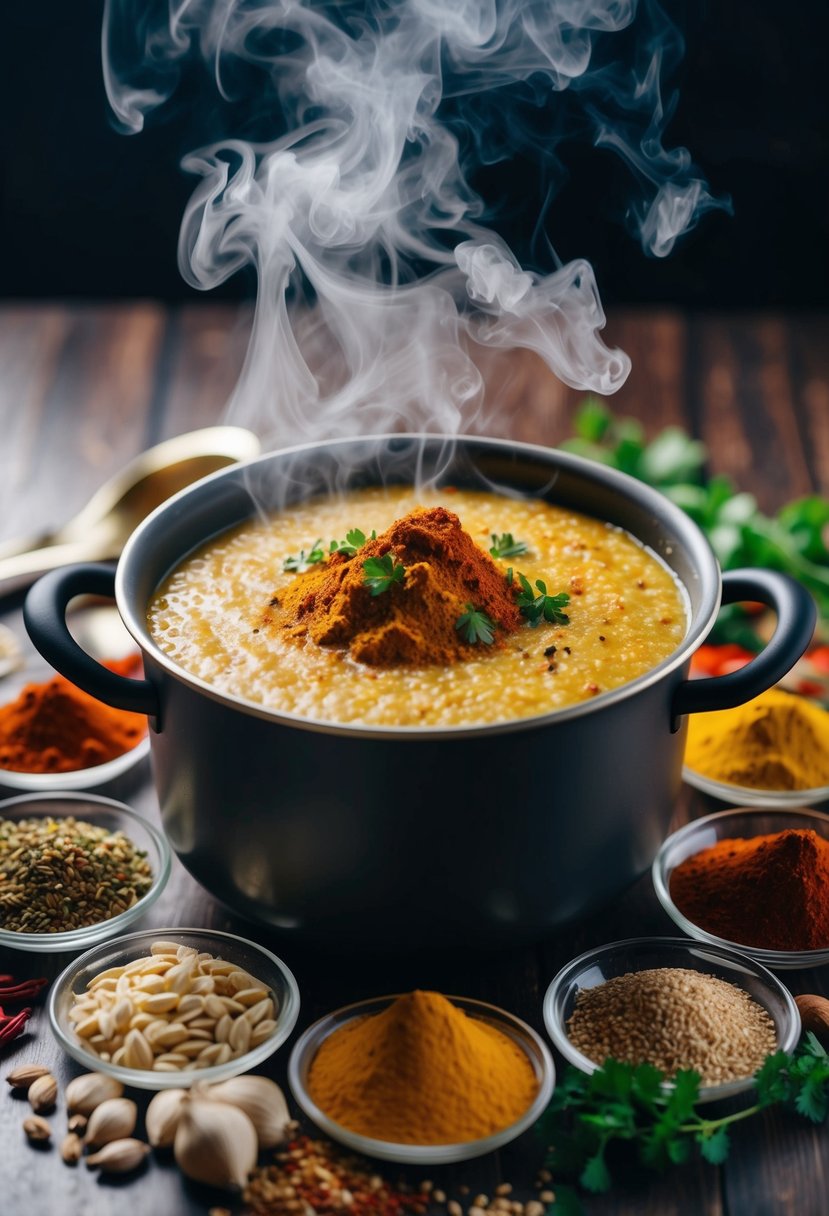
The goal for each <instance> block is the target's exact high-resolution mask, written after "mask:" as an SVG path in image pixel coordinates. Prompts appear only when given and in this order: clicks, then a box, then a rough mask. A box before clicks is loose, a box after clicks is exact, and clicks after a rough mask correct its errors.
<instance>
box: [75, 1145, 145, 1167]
mask: <svg viewBox="0 0 829 1216" xmlns="http://www.w3.org/2000/svg"><path fill="white" fill-rule="evenodd" d="M149 1151H150V1146H149V1144H145V1143H144V1141H143V1140H131V1139H130V1140H111V1141H110V1142H109V1144H105V1145H104V1147H103V1148H102V1149H100V1150H99V1151H98V1152H97V1153H93V1154H92V1156H91V1157H87V1159H86V1164H87V1166H88V1167H89V1169H91V1170H94V1169H99V1170H101V1172H102V1173H104V1174H128V1173H129V1171H130V1170H134V1169H137V1168H138V1166H139V1165H140V1164H141V1162H142V1161H143V1160H144V1158H145V1157H146V1155H147V1153H148V1152H149Z"/></svg>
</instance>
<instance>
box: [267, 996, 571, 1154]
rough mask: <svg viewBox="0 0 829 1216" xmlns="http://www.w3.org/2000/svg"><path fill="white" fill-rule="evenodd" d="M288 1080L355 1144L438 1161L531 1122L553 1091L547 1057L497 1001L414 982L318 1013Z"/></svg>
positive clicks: (316, 1118)
mask: <svg viewBox="0 0 829 1216" xmlns="http://www.w3.org/2000/svg"><path fill="white" fill-rule="evenodd" d="M288 1080H289V1082H290V1085H291V1089H292V1091H293V1094H294V1097H295V1098H296V1100H297V1102H298V1103H299V1105H300V1107H301V1108H302V1110H303V1111H304V1112H305V1114H306V1115H307V1116H308V1118H309V1119H311V1120H312V1122H314V1123H315V1124H316V1125H317V1127H319V1128H320V1129H321V1130H322V1131H323V1132H325V1134H326V1135H327V1136H330V1137H331V1139H333V1140H337V1141H339V1142H340V1143H341V1144H344V1145H346V1147H348V1148H350V1149H352V1150H354V1151H355V1152H358V1153H362V1154H365V1155H366V1156H369V1157H377V1158H380V1159H381V1160H384V1161H397V1162H401V1163H404V1164H412V1165H445V1164H449V1163H450V1162H454V1161H466V1160H468V1159H470V1158H472V1157H480V1156H483V1154H485V1153H489V1152H493V1151H495V1150H496V1149H499V1148H501V1147H503V1146H504V1145H505V1144H508V1143H509V1142H510V1141H511V1140H514V1139H516V1137H518V1136H520V1135H521V1133H522V1132H524V1131H526V1130H527V1129H528V1128H530V1127H531V1126H532V1125H533V1123H534V1122H535V1121H536V1120H537V1119H538V1117H539V1115H540V1114H541V1113H542V1111H543V1110H544V1109H545V1108H546V1106H547V1104H548V1102H549V1100H550V1098H551V1096H552V1093H553V1088H554V1086H555V1066H554V1064H553V1060H552V1056H551V1055H550V1051H549V1049H548V1048H547V1046H546V1044H545V1043H544V1042H543V1040H542V1039H541V1038H540V1037H539V1036H538V1035H537V1034H536V1033H535V1031H534V1030H532V1029H531V1028H530V1027H529V1026H527V1025H526V1024H525V1023H524V1022H522V1021H520V1019H519V1018H517V1017H515V1016H514V1015H513V1014H511V1013H508V1012H507V1011H506V1010H503V1009H499V1008H497V1007H496V1006H494V1005H489V1004H486V1003H485V1002H484V1001H476V1000H472V999H469V998H466V997H456V996H452V997H446V996H443V995H442V994H441V993H439V992H424V991H414V992H407V993H403V994H400V995H397V996H384V997H375V998H374V999H372V1000H367V1001H362V1002H360V1003H358V1004H355V1005H348V1006H346V1007H345V1008H343V1009H338V1010H337V1011H336V1012H334V1013H331V1014H328V1015H327V1016H326V1017H324V1018H321V1019H320V1020H319V1021H318V1022H315V1023H314V1024H313V1026H311V1027H309V1029H308V1030H306V1031H305V1033H304V1034H303V1035H302V1037H301V1038H300V1039H299V1040H298V1041H297V1043H296V1045H295V1047H294V1049H293V1052H292V1053H291V1059H290V1063H289V1066H288Z"/></svg>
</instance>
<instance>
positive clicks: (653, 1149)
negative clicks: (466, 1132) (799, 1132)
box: [539, 1033, 829, 1216]
mask: <svg viewBox="0 0 829 1216" xmlns="http://www.w3.org/2000/svg"><path fill="white" fill-rule="evenodd" d="M664 1080H665V1078H664V1076H663V1074H662V1073H661V1072H660V1071H659V1069H657V1068H654V1067H653V1066H652V1065H650V1064H637V1065H634V1064H624V1063H621V1062H620V1061H619V1060H607V1061H606V1062H605V1064H604V1065H603V1066H602V1067H601V1068H599V1069H597V1071H596V1072H594V1073H592V1074H591V1075H590V1076H588V1075H587V1074H585V1073H583V1072H580V1071H579V1070H578V1069H576V1068H573V1067H572V1066H571V1067H569V1068H567V1070H566V1071H565V1073H564V1076H563V1077H562V1078H561V1080H560V1081H559V1083H558V1085H557V1087H556V1091H555V1093H554V1095H553V1099H552V1101H551V1103H550V1105H549V1106H548V1108H547V1111H546V1112H545V1114H544V1115H543V1116H542V1118H541V1122H540V1125H539V1131H540V1133H541V1135H542V1136H543V1137H544V1139H545V1142H546V1143H547V1144H549V1145H550V1146H551V1148H550V1155H549V1159H548V1165H549V1168H550V1169H551V1170H552V1171H553V1172H554V1175H555V1178H556V1182H555V1194H556V1200H555V1203H554V1204H553V1206H552V1208H551V1213H552V1214H553V1216H578V1213H581V1212H582V1206H581V1203H580V1200H579V1198H578V1187H580V1188H582V1189H583V1190H586V1191H593V1192H603V1191H608V1190H610V1188H611V1186H612V1183H613V1177H612V1174H611V1169H610V1166H609V1164H608V1160H607V1151H608V1149H609V1148H610V1146H611V1145H612V1144H614V1143H617V1142H626V1143H627V1144H628V1145H630V1146H631V1147H632V1149H633V1150H634V1152H635V1154H636V1158H637V1160H638V1162H639V1163H640V1164H641V1165H643V1166H647V1167H648V1168H650V1169H657V1170H662V1169H665V1168H666V1167H668V1166H670V1165H680V1164H682V1163H683V1162H684V1161H687V1160H688V1158H689V1157H690V1155H691V1153H692V1152H693V1150H694V1148H695V1147H696V1148H698V1149H699V1151H700V1153H701V1154H702V1156H703V1157H704V1159H705V1160H706V1161H709V1162H711V1163H712V1164H713V1165H719V1164H721V1163H722V1162H723V1161H725V1159H726V1157H727V1156H728V1152H729V1148H730V1135H729V1128H730V1127H731V1125H732V1124H733V1123H737V1122H739V1121H741V1120H743V1119H748V1118H750V1117H751V1116H752V1115H755V1114H756V1113H757V1112H758V1111H761V1110H764V1109H766V1108H767V1107H769V1106H777V1105H783V1106H787V1107H791V1108H793V1109H794V1110H796V1111H797V1112H798V1114H800V1115H803V1116H804V1117H805V1118H807V1119H809V1120H811V1121H812V1122H813V1123H822V1122H823V1121H824V1120H825V1119H826V1117H827V1113H829V1055H827V1053H826V1051H825V1049H824V1048H823V1046H822V1045H821V1044H820V1042H819V1041H818V1040H817V1039H816V1038H815V1036H814V1035H813V1034H811V1033H810V1034H807V1035H806V1038H805V1040H804V1041H803V1042H802V1043H801V1044H800V1046H799V1047H798V1048H797V1049H796V1051H795V1052H794V1053H793V1054H791V1055H789V1054H788V1053H787V1052H784V1051H778V1052H775V1053H774V1055H770V1056H767V1057H766V1060H765V1061H764V1063H763V1065H762V1067H761V1068H760V1070H759V1071H758V1072H757V1073H756V1074H755V1077H754V1082H755V1101H754V1104H753V1105H752V1106H749V1107H747V1108H746V1109H744V1110H740V1111H736V1112H734V1113H733V1114H728V1115H722V1116H720V1117H719V1118H715V1119H707V1118H705V1116H704V1115H702V1114H700V1112H699V1111H698V1110H697V1109H696V1107H697V1102H698V1100H699V1089H700V1079H699V1076H698V1074H697V1073H695V1072H678V1073H677V1074H676V1076H675V1078H674V1082H673V1085H672V1087H671V1088H669V1089H663V1088H662V1083H663V1081H664ZM567 1179H572V1180H573V1184H572V1185H569V1184H568V1183H567V1182H566V1181H565V1180H567ZM560 1180H561V1181H560Z"/></svg>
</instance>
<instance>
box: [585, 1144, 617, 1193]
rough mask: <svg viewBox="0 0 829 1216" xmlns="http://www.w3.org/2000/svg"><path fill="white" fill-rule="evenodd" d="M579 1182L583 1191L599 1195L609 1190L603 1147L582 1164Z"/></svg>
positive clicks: (608, 1174)
mask: <svg viewBox="0 0 829 1216" xmlns="http://www.w3.org/2000/svg"><path fill="white" fill-rule="evenodd" d="M579 1182H580V1183H581V1184H582V1186H583V1187H584V1189H585V1190H587V1191H593V1192H594V1193H599V1194H601V1193H602V1192H604V1191H609V1190H610V1183H611V1177H610V1170H609V1169H608V1168H607V1163H606V1162H605V1159H604V1145H602V1147H601V1148H600V1149H599V1151H598V1152H597V1153H594V1154H593V1156H592V1157H589V1158H588V1159H587V1161H585V1163H584V1169H583V1170H582V1172H581V1174H580V1175H579Z"/></svg>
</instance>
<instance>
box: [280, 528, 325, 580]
mask: <svg viewBox="0 0 829 1216" xmlns="http://www.w3.org/2000/svg"><path fill="white" fill-rule="evenodd" d="M321 544H322V537H319V538H318V539H317V540H315V541H314V543H313V545H312V546H311V548H310V549H300V551H299V553H298V554H296V555H294V554H291V556H290V557H286V558H285V560H284V561H283V563H282V569H283V570H284V571H285V572H286V573H288V572H289V571H292V572H293V573H294V574H303V573H304V572H305V571H306V570H309V569H310V568H311V566H318V565H319V563H320V562H324V561H325V551H324V550H323V549H321V548H320V546H321Z"/></svg>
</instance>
